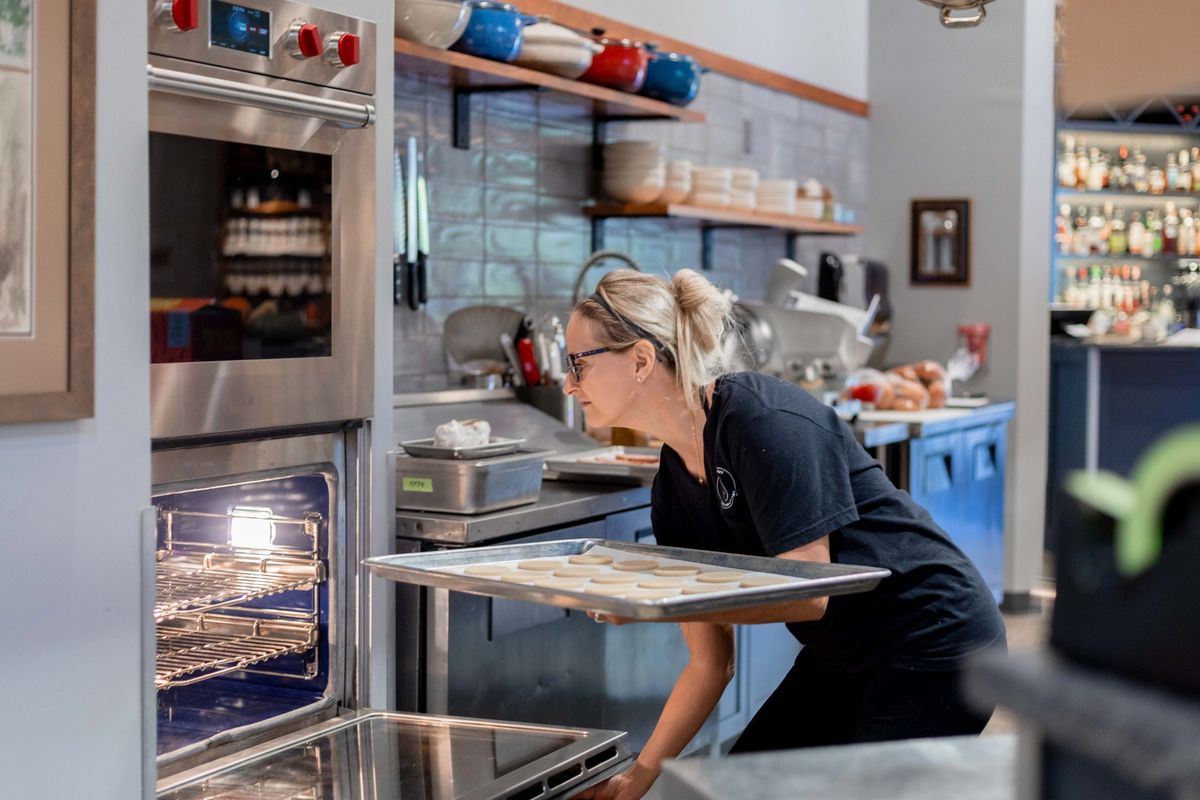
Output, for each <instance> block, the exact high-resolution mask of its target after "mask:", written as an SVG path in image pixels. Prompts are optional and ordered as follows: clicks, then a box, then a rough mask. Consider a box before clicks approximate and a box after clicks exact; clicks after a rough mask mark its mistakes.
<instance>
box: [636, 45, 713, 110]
mask: <svg viewBox="0 0 1200 800" xmlns="http://www.w3.org/2000/svg"><path fill="white" fill-rule="evenodd" d="M647 49H648V50H650V63H649V64H648V65H647V66H646V82H645V83H643V84H642V88H641V91H639V92H638V94H642V95H645V96H646V97H653V98H654V99H656V100H665V101H666V102H668V103H672V104H674V105H677V106H686V105H687V104H688V103H690V102H692V101H693V100H695V99H696V93H697V92H699V91H700V73H701V72H702V70H701V68H700V65H699V64H698V63H696V59H694V58H692V57H691V56H689V55H685V54H683V53H664V52H661V51H658V50H655V49H653V45H647Z"/></svg>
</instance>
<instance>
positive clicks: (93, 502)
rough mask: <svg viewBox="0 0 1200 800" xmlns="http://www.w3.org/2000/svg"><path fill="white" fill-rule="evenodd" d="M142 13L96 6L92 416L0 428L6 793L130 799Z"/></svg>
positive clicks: (145, 471) (145, 277) (137, 687)
mask: <svg viewBox="0 0 1200 800" xmlns="http://www.w3.org/2000/svg"><path fill="white" fill-rule="evenodd" d="M145 13H146V4H145V2H144V0H100V2H99V3H98V9H97V13H96V16H97V24H98V27H99V32H98V37H99V46H98V48H97V58H96V94H97V98H96V116H97V120H96V153H97V165H96V325H95V341H96V363H95V368H96V405H95V410H96V415H95V418H94V419H89V420H83V421H80V422H67V423H55V424H44V425H0V686H3V687H4V700H3V712H0V720H2V721H3V725H0V774H2V775H4V781H3V782H4V789H3V791H2V792H0V793H2V794H4V796H5V797H14V798H15V797H29V798H35V797H36V798H52V797H55V798H57V797H99V798H121V799H122V800H128V799H129V798H135V797H138V796H139V793H140V791H141V779H142V775H141V769H142V740H141V719H142V718H141V713H142V688H143V684H142V680H143V676H142V674H141V671H140V670H141V636H142V619H141V616H140V603H141V582H140V560H139V559H140V553H141V537H140V529H139V519H138V509H139V508H140V507H141V506H143V505H145V504H146V503H147V502H148V501H149V494H150V447H149V428H150V402H149V380H148V377H149V376H148V368H147V362H148V354H149V341H148V333H149V326H148V325H147V323H146V298H147V296H148V293H147V289H148V286H149V271H148V267H147V254H148V252H149V236H148V234H147V224H148V213H149V212H148V209H147V200H146V192H147V190H146V181H147V177H146V159H147V154H146V95H145V91H144V89H143V87H144V86H145V82H146V57H145V50H146V32H145V29H144V28H143V26H142V25H141V24H140V20H142V19H144V18H145ZM127 21H133V22H134V23H135V24H127Z"/></svg>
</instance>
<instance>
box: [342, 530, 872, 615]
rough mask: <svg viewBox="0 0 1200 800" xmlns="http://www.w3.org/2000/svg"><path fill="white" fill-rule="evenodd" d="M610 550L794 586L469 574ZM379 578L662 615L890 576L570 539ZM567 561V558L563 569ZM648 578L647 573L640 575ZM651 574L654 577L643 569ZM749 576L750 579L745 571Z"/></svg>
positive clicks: (392, 562) (397, 561) (441, 556)
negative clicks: (553, 580) (583, 581)
mask: <svg viewBox="0 0 1200 800" xmlns="http://www.w3.org/2000/svg"><path fill="white" fill-rule="evenodd" d="M582 554H589V555H608V556H611V557H612V558H614V559H616V560H618V561H620V560H623V559H653V560H655V561H658V562H660V563H661V564H662V565H663V566H670V565H676V564H678V565H688V566H695V567H699V568H700V569H701V570H702V571H704V572H712V571H741V572H746V573H754V574H767V575H780V576H785V577H788V578H790V579H791V580H790V581H789V582H788V583H784V584H778V585H773V586H760V587H741V586H740V583H739V585H738V586H737V587H735V588H729V589H724V590H722V591H719V592H713V593H711V594H698V595H674V596H670V597H665V598H659V599H629V598H625V597H611V596H604V595H597V594H590V593H588V592H586V591H582V590H575V589H565V588H564V589H558V588H549V587H543V586H533V585H531V584H524V583H509V582H506V581H502V580H500V579H499V578H497V577H487V576H481V575H467V574H464V572H463V570H464V569H465V568H466V567H469V566H475V565H504V566H513V567H515V566H516V563H517V562H520V561H527V560H543V559H561V560H562V561H563V562H566V560H567V558H569V557H570V556H572V555H582ZM364 563H365V564H366V565H367V567H368V569H370V570H371V572H373V573H375V574H376V575H378V576H380V577H382V578H386V579H388V580H394V581H398V582H400V583H415V584H420V585H422V586H432V587H439V588H443V589H452V590H454V591H460V592H467V593H469V594H478V595H484V596H487V597H508V598H511V599H514V600H527V601H530V602H535V603H545V604H547V605H554V606H560V607H563V608H575V609H581V610H585V611H600V612H603V613H605V614H614V615H617V616H622V617H629V618H632V619H642V620H661V619H671V618H674V617H681V616H691V615H695V614H705V613H710V612H717V611H730V610H734V609H742V608H752V607H754V606H760V605H769V604H771V603H778V602H786V601H791V600H801V599H804V598H807V597H824V596H832V595H839V594H852V593H855V592H866V591H870V590H871V589H873V588H875V586H877V585H878V584H879V582H880V581H881V580H883V579H884V578H886V577H887V576H888V575H890V574H891V572H890V571H888V570H886V569H882V568H879V567H860V566H854V565H851V564H818V563H813V562H809V561H793V560H790V559H781V558H766V557H760V556H743V555H735V554H731V553H713V552H708V551H705V550H688V549H684V548H678V547H663V546H661V545H644V544H632V543H629V542H617V541H609V540H605V539H565V540H562V541H557V542H535V543H531V544H512V545H495V546H492V547H470V548H464V549H461V550H440V551H435V552H428V553H411V554H401V555H389V556H376V557H374V558H368V559H366V561H365V562H364ZM565 565H566V564H565V563H564V566H565ZM635 574H639V575H643V573H635ZM645 576H646V577H650V576H649V575H648V574H645ZM746 577H749V576H746Z"/></svg>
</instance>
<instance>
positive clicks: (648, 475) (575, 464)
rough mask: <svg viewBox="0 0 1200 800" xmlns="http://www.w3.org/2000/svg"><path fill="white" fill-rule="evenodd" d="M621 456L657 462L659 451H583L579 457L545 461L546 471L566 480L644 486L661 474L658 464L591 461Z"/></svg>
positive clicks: (613, 448) (650, 448) (564, 456)
mask: <svg viewBox="0 0 1200 800" xmlns="http://www.w3.org/2000/svg"><path fill="white" fill-rule="evenodd" d="M618 455H637V456H654V457H655V458H658V455H659V449H658V448H657V447H624V446H622V445H614V446H613V447H601V448H598V449H596V450H584V451H582V452H577V453H567V454H565V455H560V456H554V457H552V458H547V459H546V469H548V470H553V471H554V472H555V473H556V476H557V477H559V478H565V479H567V480H588V481H596V480H599V481H619V482H622V483H642V482H644V481H649V480H653V479H654V476H655V475H656V474H658V463H657V462H655V463H654V464H622V463H619V462H618V463H608V464H606V463H601V462H596V461H589V460H588V459H596V458H606V457H612V456H618Z"/></svg>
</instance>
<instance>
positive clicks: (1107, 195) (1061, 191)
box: [1056, 186, 1200, 204]
mask: <svg viewBox="0 0 1200 800" xmlns="http://www.w3.org/2000/svg"><path fill="white" fill-rule="evenodd" d="M1056 194H1057V195H1058V196H1059V197H1060V198H1062V199H1064V200H1065V199H1067V198H1071V197H1076V198H1079V199H1080V200H1085V199H1088V198H1091V199H1094V200H1096V201H1097V202H1100V201H1104V200H1122V201H1128V200H1136V201H1142V202H1145V203H1149V204H1156V203H1166V202H1167V201H1168V200H1173V201H1175V202H1179V201H1181V200H1182V201H1185V202H1189V203H1200V192H1163V193H1162V194H1150V193H1149V192H1118V191H1113V190H1112V189H1102V190H1099V191H1089V190H1087V189H1067V188H1064V187H1061V186H1060V187H1058V189H1057V190H1056Z"/></svg>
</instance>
